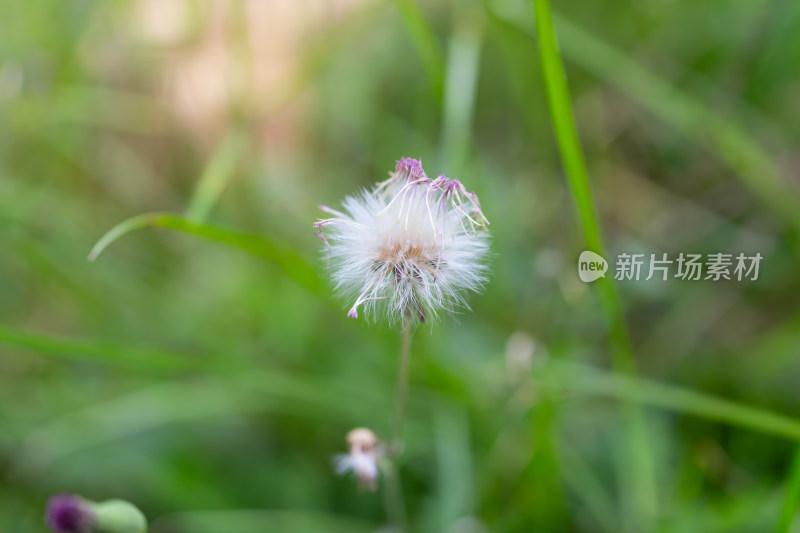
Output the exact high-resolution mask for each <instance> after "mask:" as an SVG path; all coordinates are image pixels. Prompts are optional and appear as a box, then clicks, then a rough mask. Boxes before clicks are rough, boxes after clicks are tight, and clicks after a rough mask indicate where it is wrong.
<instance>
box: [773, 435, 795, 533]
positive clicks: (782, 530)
mask: <svg viewBox="0 0 800 533" xmlns="http://www.w3.org/2000/svg"><path fill="white" fill-rule="evenodd" d="M798 509H800V448H798V449H797V451H796V452H795V454H794V460H793V461H792V471H791V472H790V474H789V479H788V481H787V482H786V495H785V496H784V500H783V507H782V508H781V516H780V519H779V522H778V527H777V529H776V530H775V531H776V532H777V533H790V532H791V531H792V525H794V523H795V522H796V520H797V511H798Z"/></svg>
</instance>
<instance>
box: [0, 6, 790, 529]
mask: <svg viewBox="0 0 800 533" xmlns="http://www.w3.org/2000/svg"><path fill="white" fill-rule="evenodd" d="M1 5H2V11H0V13H2V21H0V220H1V221H2V223H1V224H0V250H2V258H1V259H0V531H2V532H3V533H6V532H8V533H17V532H36V531H45V526H44V524H43V520H42V515H43V510H44V504H45V501H46V499H47V497H48V496H49V495H50V494H52V493H54V492H64V491H67V492H77V493H80V494H83V495H85V496H87V497H89V498H92V499H99V500H102V499H106V498H111V497H120V498H125V499H128V500H130V501H132V502H135V503H136V504H137V505H139V506H140V507H141V508H142V510H143V511H145V513H146V514H147V515H148V517H150V519H151V520H152V531H153V532H154V533H162V532H164V533H166V532H176V533H180V532H192V533H203V532H224V533H247V532H259V533H261V532H272V531H276V532H277V531H280V532H316V531H320V532H339V531H341V532H361V531H364V532H368V531H379V530H380V531H384V532H388V531H393V530H398V531H399V529H392V528H391V527H390V526H389V525H388V524H389V520H388V518H387V513H389V514H390V511H391V510H392V509H397V508H398V507H401V506H404V507H405V508H406V511H407V515H408V522H409V526H408V530H409V531H419V532H436V533H439V532H452V533H473V532H476V533H477V532H489V531H491V532H527V531H547V532H562V531H563V532H572V531H574V532H619V531H631V532H645V531H659V532H701V533H707V532H754V533H755V532H765V531H800V529H798V528H797V527H795V528H794V529H792V527H793V526H792V523H793V521H794V515H795V511H796V510H797V508H798V505H800V461H798V462H796V463H794V464H795V466H794V467H793V466H792V465H793V456H794V455H795V450H796V449H797V447H798V443H799V442H800V419H796V418H795V417H796V416H797V414H798V411H799V410H800V395H799V394H798V391H800V385H799V384H800V357H798V355H800V354H799V353H798V351H799V347H800V342H799V341H800V311H799V310H798V305H797V302H798V297H800V275H799V274H798V257H800V246H799V244H800V240H798V235H800V199H799V198H798V188H797V185H798V184H797V179H798V176H799V175H800V174H799V173H798V169H800V158H799V156H798V153H797V146H798V143H800V126H799V125H800V62H798V57H800V3H798V2H793V1H791V0H774V1H763V2H745V1H741V0H735V1H725V2H723V1H719V0H708V1H705V0H703V1H688V0H672V1H669V0H637V1H628V2H625V1H618V0H604V1H591V2H576V1H563V2H562V1H560V2H554V5H553V9H554V24H555V27H556V31H557V33H558V37H559V41H560V45H561V46H560V49H561V52H562V54H563V56H564V60H565V63H566V68H567V74H568V78H569V82H570V86H571V90H572V97H573V105H574V112H575V120H576V123H577V127H578V131H579V134H580V137H581V140H582V143H583V148H584V150H585V154H586V159H587V163H588V169H589V174H590V176H591V179H592V186H593V190H594V195H595V203H596V205H597V207H598V211H599V213H600V216H601V219H602V223H603V229H604V235H605V237H606V241H607V244H608V248H609V250H610V252H611V253H612V255H614V254H616V253H618V252H622V251H627V252H629V253H630V252H641V253H647V254H649V253H651V252H652V253H663V252H668V253H670V254H671V255H676V254H677V253H679V252H695V253H714V252H729V253H738V252H746V253H755V252H760V253H761V254H762V255H763V256H764V259H763V261H762V265H761V272H760V276H759V279H758V280H757V281H755V282H735V281H731V282H718V283H713V282H703V281H699V282H687V281H667V282H661V281H652V282H644V281H640V282H626V283H620V284H619V286H618V288H619V291H620V296H621V301H622V307H623V308H624V310H625V313H626V320H627V323H628V326H629V329H630V337H631V343H632V346H633V354H634V359H635V361H636V365H637V367H638V374H639V376H640V378H639V379H637V378H633V377H624V376H622V375H620V374H618V373H615V372H614V371H613V370H612V368H613V365H612V364H611V362H610V361H611V358H612V357H611V354H610V349H609V339H608V334H607V327H606V319H605V318H604V314H603V310H602V306H601V302H600V299H599V298H598V295H597V291H596V290H595V289H596V285H585V284H583V283H581V282H580V281H579V279H578V277H577V275H576V268H575V267H576V260H577V256H578V254H579V253H580V251H582V250H583V249H585V245H584V243H583V240H582V234H581V231H580V225H579V224H578V222H577V220H578V217H577V212H576V209H575V204H574V202H573V200H572V197H571V193H570V190H569V187H568V185H567V181H566V180H565V178H564V173H563V170H562V165H561V162H560V159H559V154H558V147H557V145H556V142H555V140H554V136H553V132H552V127H551V121H550V117H549V111H548V107H547V100H546V95H545V92H544V83H543V80H542V74H541V72H542V69H541V64H540V60H539V55H538V47H537V42H536V34H535V31H534V27H535V25H534V16H533V8H532V5H531V4H530V3H529V2H525V1H523V0H486V1H485V2H483V3H481V2H472V1H452V2H444V1H442V2H433V1H431V2H427V1H425V2H423V1H420V2H418V3H414V2H413V1H412V0H398V1H397V2H383V1H378V0H343V1H340V2H323V1H316V0H307V1H292V2H289V1H282V0H271V1H268V0H252V1H228V2H224V1H210V0H209V1H199V0H198V1H190V0H119V1H114V2H100V1H89V0H71V1H65V0H32V1H30V2H12V1H10V0H3V1H2V4H1ZM401 156H412V157H421V158H422V161H423V164H424V166H425V168H426V170H427V171H428V174H429V175H438V174H440V173H447V174H448V175H449V176H455V177H458V178H459V179H461V180H462V181H463V182H464V183H466V185H467V187H468V188H469V189H471V190H473V189H474V190H475V191H476V192H477V193H478V195H479V196H480V198H481V202H482V204H483V207H484V212H485V213H486V214H487V216H488V218H489V219H490V220H491V221H492V226H491V229H492V251H493V256H492V258H491V262H492V265H491V266H492V277H491V282H490V283H489V285H488V286H487V289H486V291H485V293H484V294H481V295H477V296H473V297H471V298H470V305H471V307H472V308H473V311H472V312H465V313H463V314H460V315H458V316H454V317H450V318H446V319H444V320H443V321H442V322H441V323H439V324H437V325H436V326H435V327H423V328H421V329H419V330H418V331H417V332H416V334H415V336H414V340H413V354H412V363H411V391H410V404H409V407H408V410H407V420H406V429H405V437H406V438H405V442H406V450H405V452H404V454H403V455H402V456H401V458H400V460H399V465H398V467H399V474H400V476H399V477H400V480H401V483H402V500H403V501H402V503H401V502H400V498H398V497H397V495H393V494H392V492H391V491H386V490H385V489H384V486H383V480H382V487H381V490H379V492H378V493H377V494H372V493H358V491H357V490H356V488H355V483H354V481H353V480H352V479H342V478H338V477H336V476H335V475H334V473H333V471H332V467H331V457H332V455H334V454H336V453H341V452H344V451H345V449H346V446H345V442H344V437H345V434H346V433H347V431H349V430H350V429H351V428H353V427H356V426H368V427H370V428H372V429H373V430H374V431H375V432H377V433H378V434H379V435H387V434H388V432H389V429H390V428H389V425H390V421H391V415H392V410H393V405H392V401H393V400H392V390H393V387H394V381H395V375H396V363H397V353H398V345H399V332H398V331H396V330H392V329H390V328H388V327H385V326H382V325H369V324H367V323H365V322H364V321H363V320H358V321H353V320H349V319H347V318H346V317H345V312H346V310H345V307H346V305H345V304H344V303H343V302H340V301H338V300H336V299H335V298H334V297H333V296H332V294H331V291H330V290H329V288H328V286H327V281H326V279H325V269H324V264H323V262H322V261H321V259H320V243H319V241H318V240H317V239H316V237H315V236H314V235H313V232H312V228H311V224H312V222H313V221H314V220H315V218H316V217H317V216H319V214H320V213H319V211H317V209H316V206H317V205H318V204H320V203H325V204H328V205H332V206H333V205H337V204H338V202H339V201H340V200H341V199H342V198H343V197H344V196H345V195H347V194H350V193H353V192H354V191H356V190H358V189H360V188H362V187H366V186H368V185H370V184H371V183H373V182H375V181H378V180H381V179H383V178H384V177H385V176H386V173H387V172H388V171H389V170H391V169H392V168H393V167H394V161H395V160H396V159H398V158H399V157H401ZM145 212H170V213H173V214H174V215H175V216H177V217H187V218H188V220H190V221H191V223H189V222H182V221H181V219H168V218H158V219H156V218H154V219H147V220H145V221H144V222H145V223H147V222H150V223H153V224H156V223H158V222H159V221H160V222H161V223H162V224H165V225H171V226H173V229H169V228H145V229H141V230H139V231H134V232H131V233H130V234H129V235H126V236H124V237H122V238H121V239H120V240H119V241H117V242H115V243H113V244H112V245H111V246H110V247H109V248H108V249H107V250H106V251H104V252H103V254H102V255H100V256H99V258H97V260H96V261H95V262H93V263H90V262H88V261H87V255H88V253H89V251H90V249H91V248H92V246H93V245H94V243H95V242H96V241H97V240H98V239H99V238H100V237H101V236H102V235H103V234H104V233H105V232H106V231H107V230H108V229H110V228H111V227H113V226H114V225H115V224H117V223H119V222H120V221H122V220H125V219H127V218H129V217H132V216H134V215H138V214H141V213H145ZM170 221H171V222H170ZM175 227H177V229H178V230H181V229H183V230H189V233H187V232H186V231H175V229H176V228H175ZM248 252H253V253H248ZM631 401H633V403H631ZM626 406H628V407H631V406H633V407H632V409H633V410H634V411H636V412H639V413H640V414H641V415H643V420H644V424H640V425H636V424H633V425H635V426H636V427H633V428H632V427H631V424H632V423H631V420H632V419H631V418H630V417H626V416H625V412H626ZM639 407H641V409H639ZM634 418H635V417H634ZM637 432H638V433H637ZM631 434H633V435H634V436H635V435H637V434H638V437H636V438H634V439H633V442H634V445H635V448H634V449H631V448H630V447H629V446H630V439H628V438H627V437H626V435H631ZM636 443H638V444H636ZM637 480H639V481H637ZM642 480H644V481H643V482H644V483H645V485H646V486H647V487H649V489H648V490H645V491H643V490H642V489H641V485H640V483H642ZM648 491H649V492H648Z"/></svg>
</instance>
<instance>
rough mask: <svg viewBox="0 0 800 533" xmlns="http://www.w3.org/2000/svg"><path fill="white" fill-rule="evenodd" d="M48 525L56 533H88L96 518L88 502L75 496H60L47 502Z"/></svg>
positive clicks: (46, 517)
mask: <svg viewBox="0 0 800 533" xmlns="http://www.w3.org/2000/svg"><path fill="white" fill-rule="evenodd" d="M45 520H46V522H47V525H48V526H49V527H50V529H52V530H53V531H55V532H56V533H73V532H77V533H86V532H88V531H91V530H92V527H93V525H94V522H95V516H94V513H93V512H92V509H91V506H90V504H89V502H88V501H86V500H84V499H83V498H81V497H80V496H76V495H74V494H59V495H57V496H53V497H51V498H50V500H49V501H48V502H47V513H46V515H45Z"/></svg>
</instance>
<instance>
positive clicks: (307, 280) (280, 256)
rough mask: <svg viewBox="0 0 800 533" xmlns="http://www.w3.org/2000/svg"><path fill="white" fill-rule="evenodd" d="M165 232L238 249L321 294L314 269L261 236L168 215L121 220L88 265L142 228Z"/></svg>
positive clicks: (100, 243) (95, 248)
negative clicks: (114, 244) (107, 249)
mask: <svg viewBox="0 0 800 533" xmlns="http://www.w3.org/2000/svg"><path fill="white" fill-rule="evenodd" d="M154 227H160V228H167V229H172V230H176V231H181V232H183V233H188V234H191V235H195V236H198V237H202V238H204V239H208V240H211V241H215V242H219V243H222V244H226V245H228V246H232V247H234V248H239V249H240V250H243V251H245V252H248V253H250V254H253V255H255V256H258V257H261V258H262V259H266V260H267V261H270V262H271V263H274V264H275V265H277V266H278V267H279V268H280V269H281V270H282V271H283V273H284V274H286V276H287V277H289V278H292V279H294V280H295V281H297V282H298V283H300V284H301V285H302V286H304V287H306V288H307V289H309V290H310V291H311V292H313V293H315V294H321V293H322V292H323V287H324V284H323V282H322V280H321V279H320V278H319V275H318V274H317V271H316V269H314V268H313V267H311V265H309V264H308V262H306V261H305V259H303V258H302V257H301V256H299V255H298V254H297V253H295V252H293V251H291V250H290V249H289V248H288V247H285V246H282V245H279V244H277V243H275V242H273V241H271V240H269V239H267V238H265V237H262V236H260V235H251V234H247V233H240V232H238V231H233V230H229V229H225V228H220V227H217V226H211V225H209V224H198V223H196V222H193V221H191V220H186V219H185V218H181V217H179V216H176V215H173V214H170V213H144V214H142V215H137V216H135V217H131V218H129V219H127V220H124V221H122V222H120V223H119V224H117V225H116V226H114V227H113V228H111V229H110V230H108V232H106V234H105V235H103V236H102V237H100V240H98V241H97V243H96V244H95V245H94V247H92V251H91V252H90V253H89V258H88V259H89V261H95V260H96V259H97V257H98V256H99V255H100V254H101V253H103V251H104V250H105V249H106V248H108V247H109V246H110V245H111V244H112V243H113V242H115V241H116V240H117V239H119V238H120V237H123V236H124V235H127V234H128V233H130V232H132V231H135V230H138V229H143V228H154Z"/></svg>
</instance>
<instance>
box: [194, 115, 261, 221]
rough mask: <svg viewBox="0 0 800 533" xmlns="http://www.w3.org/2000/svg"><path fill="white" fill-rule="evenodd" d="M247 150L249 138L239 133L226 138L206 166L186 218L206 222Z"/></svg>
mask: <svg viewBox="0 0 800 533" xmlns="http://www.w3.org/2000/svg"><path fill="white" fill-rule="evenodd" d="M246 150H247V138H246V137H245V136H244V135H243V134H242V133H240V132H238V131H233V132H231V133H229V134H228V135H227V137H225V139H224V140H223V141H222V143H221V144H220V146H219V147H218V148H217V149H216V151H215V152H214V155H213V156H212V158H211V161H210V162H209V163H208V166H206V169H205V171H204V172H203V175H202V176H200V181H199V182H198V183H197V188H196V189H195V191H194V195H193V196H192V199H191V201H190V202H189V207H188V208H187V209H186V218H187V219H188V220H190V221H192V222H197V223H200V222H204V221H205V220H206V218H208V214H209V213H210V212H211V208H212V207H213V206H214V203H215V202H216V201H217V199H218V198H219V196H220V194H222V191H223V189H224V188H225V186H226V185H227V184H228V181H229V180H230V179H231V177H232V176H233V175H234V172H235V171H236V167H237V166H238V165H239V163H240V161H241V160H242V157H243V156H244V154H245V152H246Z"/></svg>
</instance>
